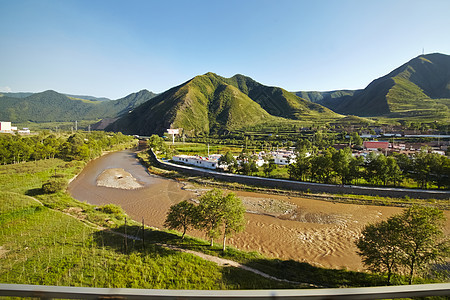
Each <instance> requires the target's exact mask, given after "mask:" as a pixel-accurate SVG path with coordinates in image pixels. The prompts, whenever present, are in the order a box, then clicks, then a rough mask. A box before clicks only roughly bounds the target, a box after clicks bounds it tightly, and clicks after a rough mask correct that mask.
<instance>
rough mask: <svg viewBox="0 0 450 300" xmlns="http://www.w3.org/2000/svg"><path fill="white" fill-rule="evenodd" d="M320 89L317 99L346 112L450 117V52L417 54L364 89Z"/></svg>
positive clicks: (375, 114) (332, 107)
mask: <svg viewBox="0 0 450 300" xmlns="http://www.w3.org/2000/svg"><path fill="white" fill-rule="evenodd" d="M303 93H304V92H297V94H301V95H303ZM317 93H318V95H319V96H318V97H316V98H315V99H316V101H315V102H317V103H319V104H322V105H324V106H326V107H328V108H330V109H332V110H333V111H336V112H339V113H342V114H346V115H349V114H351V115H357V116H365V117H371V116H385V117H392V118H408V117H417V116H420V117H423V118H429V119H433V118H435V119H436V118H449V117H450V112H449V110H448V106H449V100H448V99H450V56H449V55H445V54H440V53H434V54H427V55H421V56H418V57H416V58H414V59H412V60H411V61H409V62H407V63H406V64H404V65H402V66H400V67H399V68H397V69H395V70H393V71H392V72H391V73H389V74H387V75H386V76H383V77H381V78H378V79H376V80H374V81H372V82H371V83H370V84H369V85H368V86H367V87H366V88H365V89H363V90H357V91H349V93H348V94H343V95H342V96H339V95H336V94H335V97H334V98H333V97H328V96H327V95H326V94H325V93H324V94H321V93H320V92H317Z"/></svg>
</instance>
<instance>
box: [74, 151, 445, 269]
mask: <svg viewBox="0 0 450 300" xmlns="http://www.w3.org/2000/svg"><path fill="white" fill-rule="evenodd" d="M110 169H114V172H108V170H110ZM105 170H106V171H107V172H105ZM117 170H123V174H127V176H128V174H130V175H131V176H132V177H133V181H135V182H136V183H138V185H136V187H137V188H120V184H118V186H117V185H110V186H99V185H98V182H97V180H98V178H99V176H100V175H101V174H105V173H106V174H109V173H111V174H116V175H113V176H116V177H115V178H116V179H117V180H121V179H122V176H121V175H120V174H122V173H120V172H119V173H117V172H118V171H117ZM117 174H119V175H117ZM110 179H111V178H110ZM118 182H120V181H118ZM69 192H70V193H71V195H72V196H73V197H74V198H75V199H78V200H80V201H85V202H87V203H90V204H94V205H102V204H108V203H113V204H118V205H120V206H121V207H122V208H123V209H124V210H125V211H126V212H127V214H128V215H130V216H131V217H132V218H133V219H135V220H137V221H141V220H142V218H144V220H145V224H146V225H149V226H153V227H157V228H163V224H164V220H165V217H166V214H167V211H168V209H169V207H170V206H172V205H173V204H176V203H178V202H180V201H183V200H189V199H191V200H195V199H196V198H197V197H198V196H199V195H200V194H201V193H202V192H204V189H203V188H198V187H195V186H191V185H189V184H184V183H180V182H177V181H175V180H172V179H166V178H162V177H159V176H155V175H152V174H149V173H148V172H147V170H146V168H145V167H144V166H142V165H141V164H140V163H139V161H138V160H137V159H136V157H135V154H134V153H133V152H132V151H129V150H127V151H120V152H114V153H110V154H108V155H105V156H102V157H100V158H98V159H96V160H94V161H92V162H89V163H88V164H87V166H86V167H85V168H84V169H83V171H82V172H81V173H80V174H79V175H78V176H77V177H76V178H75V179H74V180H73V181H72V182H71V183H70V185H69ZM236 194H237V195H238V196H239V197H240V198H241V199H242V200H243V202H244V204H245V206H246V209H247V211H248V213H246V216H245V217H246V220H247V226H246V228H245V231H244V232H242V233H239V234H237V235H235V236H233V237H231V238H230V239H229V242H228V244H229V245H232V246H234V247H236V248H239V249H241V250H248V251H258V252H260V253H262V254H264V255H266V256H270V257H276V258H281V259H294V260H298V261H305V262H308V263H311V264H313V265H316V266H323V267H327V268H347V269H350V270H362V269H363V265H362V262H361V259H360V258H359V256H358V255H357V254H356V247H355V245H354V241H355V240H356V239H357V238H358V237H359V236H360V234H361V230H362V228H363V227H364V225H366V224H368V223H374V222H377V221H380V220H384V219H386V218H388V217H389V216H391V215H393V214H397V213H400V212H401V211H402V209H401V208H398V207H385V206H368V205H356V204H342V203H333V202H327V201H320V200H312V199H306V198H300V197H289V196H279V195H269V194H262V193H253V192H243V191H237V192H236ZM445 215H446V217H447V225H446V231H447V233H449V232H450V230H449V229H450V223H449V222H450V221H449V219H450V213H449V212H448V211H446V212H445ZM188 234H189V232H188ZM192 234H193V235H195V236H198V237H202V238H204V237H205V236H204V235H203V234H202V233H200V232H193V233H192Z"/></svg>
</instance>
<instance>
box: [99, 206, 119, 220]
mask: <svg viewBox="0 0 450 300" xmlns="http://www.w3.org/2000/svg"><path fill="white" fill-rule="evenodd" d="M98 210H99V211H101V212H104V213H106V214H112V215H115V217H116V218H117V219H119V220H122V219H123V217H124V212H123V209H122V207H120V206H119V205H115V204H105V205H102V206H100V207H99V208H98Z"/></svg>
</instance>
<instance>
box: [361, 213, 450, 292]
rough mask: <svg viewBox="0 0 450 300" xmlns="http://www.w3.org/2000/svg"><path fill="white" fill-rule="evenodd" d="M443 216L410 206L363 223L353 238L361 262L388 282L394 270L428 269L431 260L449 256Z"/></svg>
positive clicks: (410, 281) (438, 261) (449, 251)
mask: <svg viewBox="0 0 450 300" xmlns="http://www.w3.org/2000/svg"><path fill="white" fill-rule="evenodd" d="M444 224H445V217H444V214H443V212H442V211H440V210H439V209H437V208H432V207H423V206H422V207H421V206H412V207H410V208H408V209H406V210H404V211H403V213H402V214H399V215H394V216H392V217H390V218H388V219H387V220H386V221H382V222H379V223H377V224H370V225H367V226H366V227H365V228H364V230H363V232H362V237H361V238H360V239H359V240H358V241H357V242H356V246H357V247H358V249H359V254H360V255H361V256H362V258H363V262H364V264H365V265H367V266H368V268H369V269H370V270H372V271H378V272H386V273H387V275H388V282H390V279H391V275H392V274H394V273H395V272H400V273H404V274H408V277H409V284H411V283H412V281H413V277H414V275H415V274H416V272H418V271H421V272H422V274H425V273H424V272H425V271H428V272H429V271H431V269H430V267H431V264H432V263H441V262H444V261H445V260H446V259H447V258H448V257H450V240H449V239H448V237H446V236H444V233H443V227H444Z"/></svg>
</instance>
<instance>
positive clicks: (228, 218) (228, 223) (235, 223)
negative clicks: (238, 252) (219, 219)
mask: <svg viewBox="0 0 450 300" xmlns="http://www.w3.org/2000/svg"><path fill="white" fill-rule="evenodd" d="M222 203H223V214H224V215H223V218H224V219H223V223H224V229H223V248H222V250H223V251H225V249H226V246H225V241H226V238H227V237H228V236H230V235H231V234H232V233H234V232H240V231H243V230H244V226H245V218H244V214H245V208H244V205H243V204H242V201H241V199H239V198H238V197H236V195H235V194H234V193H229V194H228V195H226V196H225V197H224V198H223V202H222Z"/></svg>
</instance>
